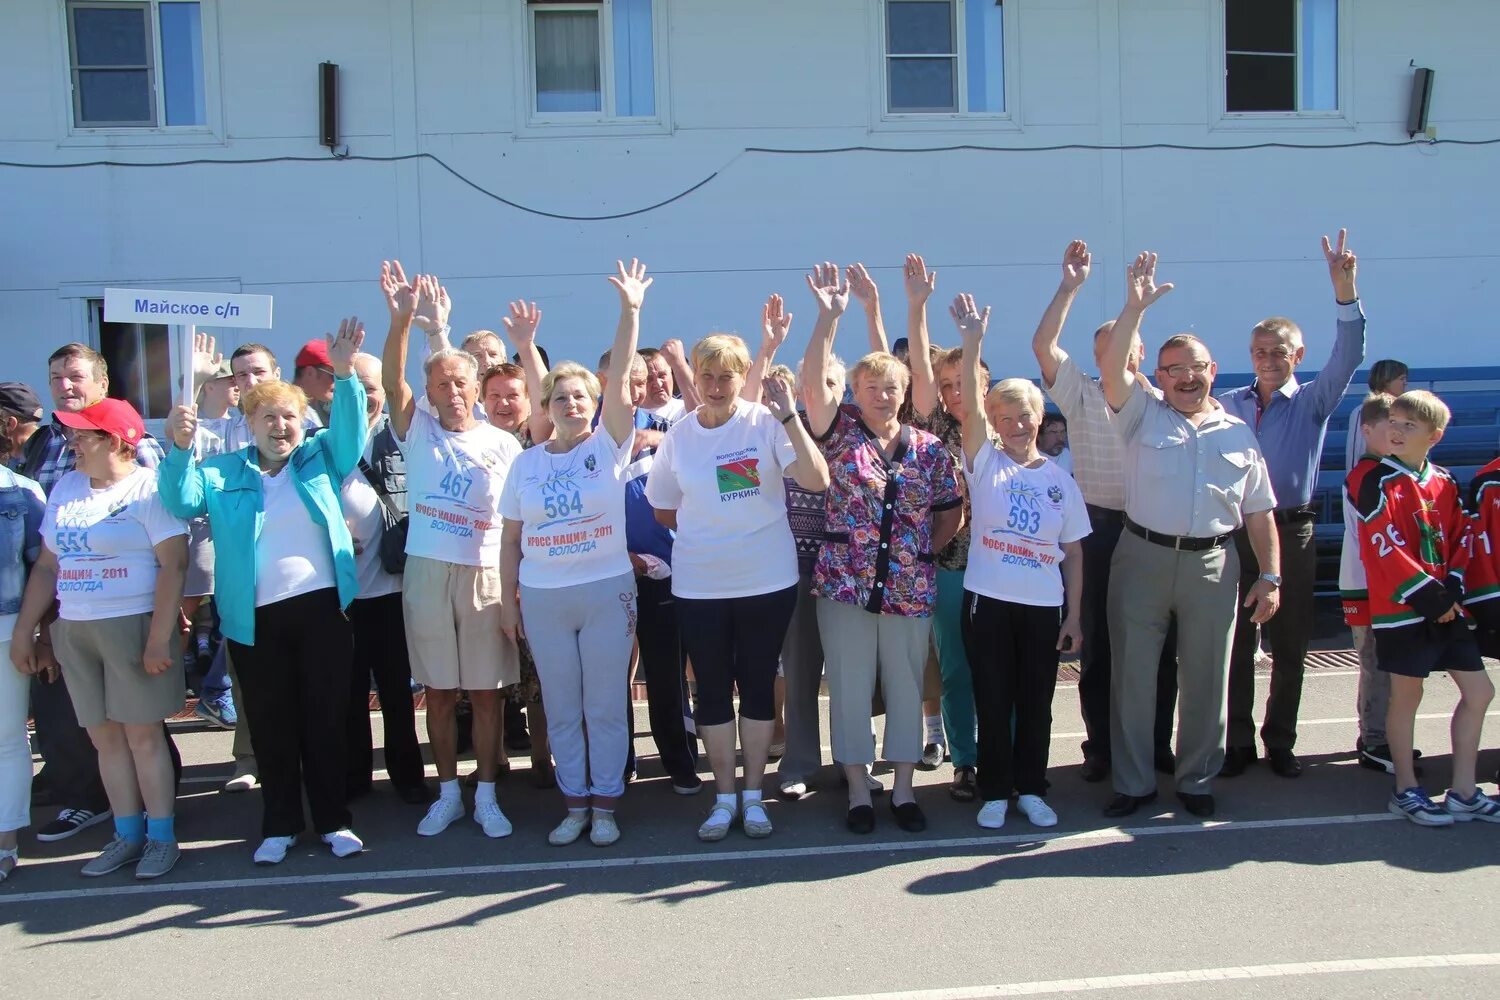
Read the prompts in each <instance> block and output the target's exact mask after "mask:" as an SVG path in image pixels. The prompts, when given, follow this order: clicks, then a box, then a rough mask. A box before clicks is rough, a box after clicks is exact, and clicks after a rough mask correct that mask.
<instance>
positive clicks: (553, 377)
mask: <svg viewBox="0 0 1500 1000" xmlns="http://www.w3.org/2000/svg"><path fill="white" fill-rule="evenodd" d="M565 378H576V379H578V380H579V381H580V382H582V383H583V391H584V392H586V393H588V394H589V398H590V399H592V400H593V401H594V402H595V403H597V402H599V396H600V394H601V392H602V390H601V389H600V388H599V378H598V376H596V375H595V374H594V373H593V372H591V371H589V370H588V369H587V368H585V367H583V365H580V364H579V363H578V362H576V361H562V362H559V363H558V365H557V367H556V368H553V369H552V370H551V371H550V372H548V373H547V374H545V375H543V376H542V400H541V402H542V405H543V406H548V405H550V404H551V402H552V393H553V392H554V391H555V390H556V389H557V383H559V382H561V381H562V380H563V379H565Z"/></svg>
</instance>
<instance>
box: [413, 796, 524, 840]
mask: <svg viewBox="0 0 1500 1000" xmlns="http://www.w3.org/2000/svg"><path fill="white" fill-rule="evenodd" d="M429 815H430V814H429ZM474 822H476V823H478V824H479V825H480V826H481V827H482V828H483V829H484V835H485V836H486V837H489V838H491V839H495V840H497V839H499V838H500V837H509V836H510V834H511V825H510V820H508V819H506V818H505V813H503V812H501V811H500V803H498V802H476V803H474Z"/></svg>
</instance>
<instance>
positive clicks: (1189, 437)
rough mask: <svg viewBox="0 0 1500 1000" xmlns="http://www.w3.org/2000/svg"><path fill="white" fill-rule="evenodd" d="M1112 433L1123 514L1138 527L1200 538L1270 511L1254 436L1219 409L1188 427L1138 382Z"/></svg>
mask: <svg viewBox="0 0 1500 1000" xmlns="http://www.w3.org/2000/svg"><path fill="white" fill-rule="evenodd" d="M1115 427H1116V429H1117V430H1118V431H1119V432H1120V436H1121V438H1122V439H1123V441H1124V443H1125V456H1124V459H1125V495H1126V498H1127V499H1126V505H1125V513H1126V515H1127V516H1128V517H1129V518H1130V519H1131V520H1132V521H1134V522H1135V523H1136V524H1139V525H1140V526H1141V527H1143V528H1149V529H1150V530H1152V531H1159V532H1161V533H1162V534H1164V535H1185V536H1189V537H1193V538H1207V537H1212V536H1214V535H1223V534H1227V533H1228V532H1231V531H1233V530H1235V529H1236V528H1238V527H1239V526H1240V525H1241V524H1243V523H1244V520H1245V515H1246V514H1258V513H1260V512H1261V511H1267V510H1272V509H1274V508H1275V506H1276V497H1275V496H1274V494H1273V493H1272V492H1271V479H1270V475H1269V474H1268V473H1267V472H1266V460H1265V459H1264V458H1263V457H1262V456H1261V453H1260V448H1259V446H1258V444H1257V442H1256V440H1255V432H1254V431H1252V430H1251V429H1250V427H1249V425H1247V424H1246V423H1245V422H1244V421H1242V420H1240V419H1239V418H1238V417H1232V416H1230V415H1229V414H1228V413H1225V412H1224V411H1223V410H1222V409H1215V410H1214V411H1213V412H1211V413H1210V414H1209V415H1208V416H1207V417H1205V418H1204V419H1203V421H1202V423H1200V424H1198V425H1197V426H1196V427H1195V426H1193V424H1192V422H1191V421H1189V420H1188V419H1187V417H1184V416H1183V415H1182V414H1180V413H1178V412H1177V411H1176V410H1174V409H1172V407H1171V406H1169V405H1167V403H1166V402H1165V401H1163V400H1161V399H1157V398H1156V397H1155V396H1153V395H1152V394H1151V393H1148V392H1147V391H1146V390H1145V389H1143V388H1141V386H1140V385H1139V384H1138V385H1136V387H1135V388H1134V389H1133V390H1131V393H1130V398H1129V399H1128V400H1127V401H1126V402H1125V406H1124V407H1123V408H1121V410H1120V412H1119V413H1117V414H1115ZM1069 430H1070V431H1071V428H1069Z"/></svg>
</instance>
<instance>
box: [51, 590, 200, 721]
mask: <svg viewBox="0 0 1500 1000" xmlns="http://www.w3.org/2000/svg"><path fill="white" fill-rule="evenodd" d="M150 631H151V616H150V615H149V614H139V615H125V616H124V617H122V618H101V619H99V620H98V621H88V622H74V621H65V620H63V619H58V620H57V621H56V622H53V623H52V646H53V651H54V652H55V653H56V654H57V662H58V663H60V664H61V665H62V673H63V680H64V681H65V682H66V683H67V685H68V695H69V696H70V697H71V698H72V699H73V712H74V714H76V715H77V716H78V724H79V725H80V726H99V725H103V724H104V723H105V722H106V721H108V722H120V723H124V724H126V725H132V726H144V725H149V724H151V723H153V722H161V721H162V720H163V719H166V718H168V717H170V716H173V715H176V714H177V713H178V712H180V711H182V705H183V700H184V696H185V694H186V692H185V690H184V687H183V679H182V640H181V637H180V636H178V635H177V632H176V630H175V629H174V630H173V632H172V642H171V645H170V647H169V651H170V653H171V656H172V665H171V666H170V667H168V668H167V670H166V672H164V673H160V674H148V673H146V668H145V666H144V665H143V654H144V653H145V649H146V636H147V634H148V633H150Z"/></svg>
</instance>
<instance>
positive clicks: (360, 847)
mask: <svg viewBox="0 0 1500 1000" xmlns="http://www.w3.org/2000/svg"><path fill="white" fill-rule="evenodd" d="M323 843H325V844H327V845H328V846H329V847H331V848H333V856H334V857H336V858H347V857H348V856H349V855H351V854H359V853H361V852H363V851H364V849H365V842H364V841H363V840H360V839H359V837H357V836H355V834H354V831H353V830H351V829H349V828H348V827H347V826H346V827H344V828H343V829H342V830H335V831H333V832H332V833H325V834H323Z"/></svg>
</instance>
